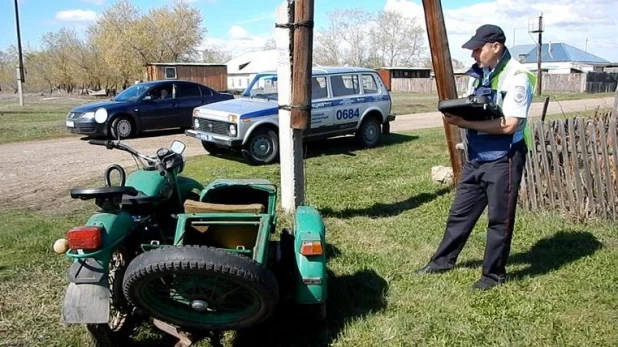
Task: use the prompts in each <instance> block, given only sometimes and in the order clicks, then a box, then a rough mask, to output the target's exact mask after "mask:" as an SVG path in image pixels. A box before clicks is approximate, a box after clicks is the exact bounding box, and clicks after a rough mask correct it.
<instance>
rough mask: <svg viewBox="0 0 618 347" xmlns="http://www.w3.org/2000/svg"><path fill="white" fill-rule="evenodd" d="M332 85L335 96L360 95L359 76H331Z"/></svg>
mask: <svg viewBox="0 0 618 347" xmlns="http://www.w3.org/2000/svg"><path fill="white" fill-rule="evenodd" d="M330 84H331V86H332V88H333V96H335V97H337V96H348V95H355V94H359V93H360V89H359V84H358V75H340V76H331V77H330Z"/></svg>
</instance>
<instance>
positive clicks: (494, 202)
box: [416, 25, 536, 290]
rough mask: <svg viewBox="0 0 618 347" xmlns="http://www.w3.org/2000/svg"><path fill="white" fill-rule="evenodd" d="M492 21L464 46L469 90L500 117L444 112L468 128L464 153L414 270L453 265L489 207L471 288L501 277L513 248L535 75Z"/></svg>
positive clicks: (483, 286)
mask: <svg viewBox="0 0 618 347" xmlns="http://www.w3.org/2000/svg"><path fill="white" fill-rule="evenodd" d="M505 41H506V37H505V35H504V32H503V31H502V29H500V28H499V27H497V26H495V25H483V26H481V27H479V28H478V29H477V30H476V33H475V35H474V36H473V37H472V38H471V39H470V40H469V41H468V42H466V43H465V44H464V45H463V46H462V47H463V48H465V49H470V50H471V51H472V58H474V60H475V61H476V63H475V64H474V65H473V66H472V68H471V69H470V70H469V71H468V74H469V75H470V85H469V88H468V94H469V95H472V94H476V95H486V96H489V97H491V98H492V99H493V101H494V102H495V103H496V104H498V105H500V106H501V108H502V113H503V115H504V116H503V117H502V118H499V119H494V120H487V121H470V120H465V119H463V118H461V117H458V116H455V115H445V119H446V121H447V122H448V123H450V124H453V125H456V126H459V127H460V128H464V129H466V140H467V150H468V153H467V154H468V158H467V160H466V162H465V164H464V167H463V171H462V174H461V177H460V181H459V183H458V186H457V193H456V196H455V199H454V201H453V203H452V206H451V209H450V211H449V216H448V219H447V222H446V230H445V233H444V236H443V238H442V242H441V243H440V245H439V246H438V249H437V250H436V252H435V253H434V255H433V256H432V257H431V259H430V261H429V263H428V264H427V265H426V266H425V267H423V268H421V269H419V270H417V271H416V272H417V273H441V272H445V271H448V270H451V269H452V268H453V267H454V266H455V263H456V261H457V257H458V256H459V253H460V252H461V250H462V249H463V247H464V245H465V243H466V241H467V240H468V237H469V236H470V233H471V232H472V229H473V228H474V225H475V224H476V222H477V220H478V218H479V217H480V215H481V214H482V213H483V211H484V210H485V207H488V217H489V225H488V228H487V243H486V248H485V256H484V259H483V271H482V276H481V278H480V279H479V280H478V281H477V282H476V283H474V285H473V286H472V288H474V289H481V290H485V289H490V288H492V287H495V286H496V285H499V284H501V283H503V282H504V281H505V278H506V268H505V266H506V262H507V258H508V256H509V252H510V249H511V239H512V236H513V226H514V222H515V209H516V205H517V193H518V190H519V185H520V182H521V177H522V172H523V169H524V164H525V159H526V152H527V146H526V141H527V128H526V122H527V119H528V113H529V110H530V104H531V102H532V95H533V92H534V85H535V84H536V83H535V77H534V75H533V74H531V73H530V71H528V70H527V69H526V68H524V67H523V66H522V65H521V64H520V63H519V62H518V61H517V60H515V59H513V58H512V57H511V55H510V53H509V51H508V49H507V48H506V47H505V45H504V43H505Z"/></svg>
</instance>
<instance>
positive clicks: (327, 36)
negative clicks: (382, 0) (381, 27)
mask: <svg viewBox="0 0 618 347" xmlns="http://www.w3.org/2000/svg"><path fill="white" fill-rule="evenodd" d="M327 16H328V27H326V28H323V29H318V30H316V39H315V47H314V60H315V62H316V63H317V64H320V65H345V64H347V65H351V66H368V65H369V56H370V51H371V47H370V42H369V41H368V40H367V37H368V36H369V32H370V27H371V23H372V20H373V17H374V16H373V14H371V13H370V12H368V11H366V10H364V9H360V8H353V9H342V10H336V11H333V12H328V14H327Z"/></svg>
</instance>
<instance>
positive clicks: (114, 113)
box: [66, 80, 234, 139]
mask: <svg viewBox="0 0 618 347" xmlns="http://www.w3.org/2000/svg"><path fill="white" fill-rule="evenodd" d="M233 98H234V96H233V95H232V94H227V93H219V92H217V91H215V90H213V89H211V88H209V87H206V86H204V85H201V84H198V83H194V82H188V81H178V80H174V81H153V82H143V83H138V84H136V85H133V86H131V87H129V88H127V89H125V90H124V91H122V93H120V94H118V95H117V96H116V97H114V98H112V99H111V100H108V101H103V102H97V103H93V104H87V105H82V106H79V107H75V108H74V109H72V110H71V111H70V112H69V114H68V115H67V119H66V127H67V129H68V130H69V131H70V132H72V133H76V134H84V135H88V136H91V137H99V136H102V137H110V136H111V137H112V138H114V139H117V138H121V139H124V138H129V137H133V136H135V135H137V134H139V133H141V132H143V131H147V130H160V129H171V128H182V129H186V128H190V127H191V125H192V122H191V120H192V115H193V109H194V108H196V107H199V106H202V105H206V104H211V103H215V102H219V101H223V100H230V99H233Z"/></svg>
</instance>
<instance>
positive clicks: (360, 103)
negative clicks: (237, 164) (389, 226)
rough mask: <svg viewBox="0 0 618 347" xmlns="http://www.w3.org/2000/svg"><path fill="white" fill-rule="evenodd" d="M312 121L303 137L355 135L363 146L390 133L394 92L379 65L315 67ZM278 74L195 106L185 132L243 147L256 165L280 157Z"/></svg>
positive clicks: (216, 148)
mask: <svg viewBox="0 0 618 347" xmlns="http://www.w3.org/2000/svg"><path fill="white" fill-rule="evenodd" d="M311 82H312V99H313V100H312V111H311V126H310V128H308V129H305V131H304V132H303V139H304V140H305V141H307V140H313V139H323V138H328V137H333V136H340V135H346V134H355V135H356V139H357V141H358V142H359V144H360V145H361V146H362V147H367V148H369V147H374V146H376V145H378V144H379V142H380V137H381V134H388V133H389V129H390V127H389V122H391V121H393V120H394V119H395V116H393V115H391V114H390V111H391V97H390V94H389V93H388V91H387V90H386V87H385V85H384V83H383V82H382V79H381V78H380V76H379V75H378V73H377V72H376V71H375V70H372V69H366V68H351V67H328V68H326V67H320V68H313V71H312V79H311ZM278 125H279V120H278V94H277V73H276V72H263V73H260V74H258V75H256V77H255V78H254V79H253V81H252V82H251V83H250V84H249V87H247V89H246V90H245V91H244V92H243V94H242V95H241V96H240V97H239V98H236V99H234V100H226V101H221V102H217V103H214V104H210V105H204V106H200V107H197V108H195V109H194V110H193V128H192V129H191V130H187V131H186V132H185V134H186V135H187V136H191V137H194V138H196V139H198V140H200V141H201V142H202V145H203V146H204V149H206V151H208V152H209V153H211V154H217V153H219V152H221V151H222V150H223V149H232V150H234V149H237V150H241V151H242V154H243V156H244V157H245V158H246V159H247V160H248V161H249V162H251V163H252V164H268V163H271V162H273V161H276V160H277V159H278V157H279V137H278V134H279V130H278Z"/></svg>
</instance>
